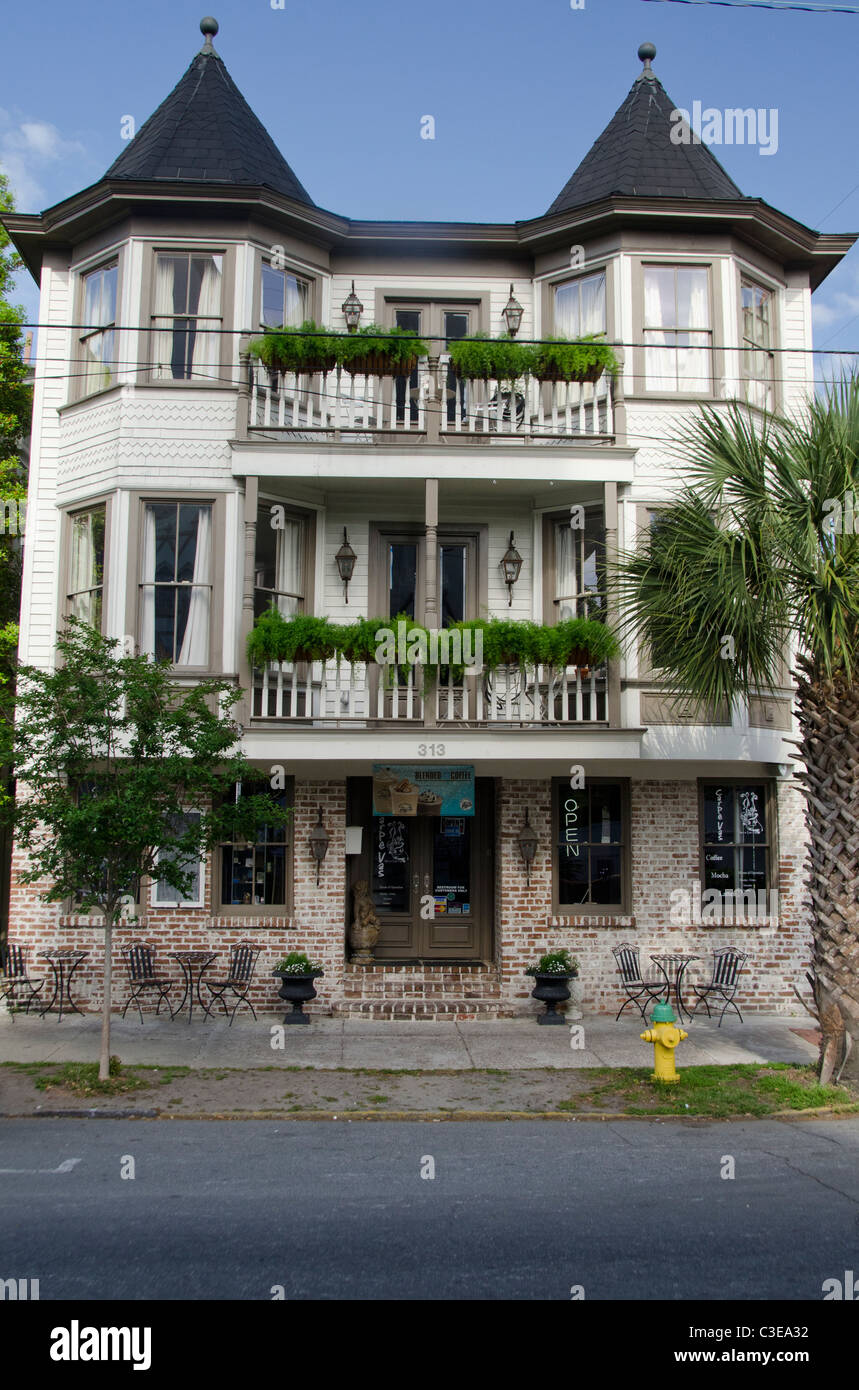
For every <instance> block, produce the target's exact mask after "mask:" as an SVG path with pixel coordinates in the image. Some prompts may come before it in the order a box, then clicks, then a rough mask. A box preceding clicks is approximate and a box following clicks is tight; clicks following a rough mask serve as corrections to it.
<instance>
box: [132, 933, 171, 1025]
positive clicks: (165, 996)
mask: <svg viewBox="0 0 859 1390" xmlns="http://www.w3.org/2000/svg"><path fill="white" fill-rule="evenodd" d="M122 954H123V956H124V957H125V966H126V969H127V971H128V983H129V985H130V988H131V993H130V994H129V996H128V999H127V1000H126V1003H125V1008H124V1009H123V1011H122V1017H123V1018H125V1015H126V1014H127V1013H128V1006H129V1004H134V1005H135V1006H136V1008H137V1012H138V1013H139V1014H140V1022H141V1023H142V1022H143V1010H142V1009H141V1007H140V999H141V996H142V995H144V994H146V993H151V992H152V991H154V992H155V993H156V994H157V995H158V1004H157V1007H156V1009H155V1014H156V1017H157V1015H158V1014H159V1013H160V1012H161V1005H162V1004H166V1005H167V1008H168V1010H169V1012H170V1018H171V1019H172V1018H173V1009H172V1008H171V1005H170V998H169V995H170V991H171V989H172V988H173V985H174V984H175V983H176V982H175V980H171V979H168V977H167V976H166V975H159V974H158V971H157V970H156V969H155V952H154V951H153V949H152V947H151V946H150V945H149V944H148V943H147V942H146V941H132V942H130V943H129V945H128V946H124V947H123V948H122Z"/></svg>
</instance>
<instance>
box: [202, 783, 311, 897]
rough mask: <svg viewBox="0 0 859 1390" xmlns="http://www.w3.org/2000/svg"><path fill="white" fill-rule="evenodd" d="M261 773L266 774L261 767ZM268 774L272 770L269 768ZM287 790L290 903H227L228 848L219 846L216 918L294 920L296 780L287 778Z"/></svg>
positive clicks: (286, 858) (286, 860)
mask: <svg viewBox="0 0 859 1390" xmlns="http://www.w3.org/2000/svg"><path fill="white" fill-rule="evenodd" d="M260 771H263V769H262V768H260ZM265 771H266V772H268V771H269V768H268V765H266V768H265ZM283 790H284V791H285V793H286V804H287V806H288V807H289V810H290V812H291V815H290V817H289V820H288V821H287V822H286V825H285V827H284V829H285V832H286V853H285V855H284V865H285V869H286V885H285V886H286V893H285V898H286V901H285V902H284V903H225V902H224V901H223V900H222V897H221V884H222V882H223V872H224V845H223V844H220V845H217V846H216V847H215V849H214V850H213V851H212V854H211V860H212V903H211V911H212V916H213V917H238V918H248V917H272V918H276V917H291V916H292V913H293V910H294V903H295V809H296V808H295V778H294V777H290V776H286V777H285V778H284V787H283Z"/></svg>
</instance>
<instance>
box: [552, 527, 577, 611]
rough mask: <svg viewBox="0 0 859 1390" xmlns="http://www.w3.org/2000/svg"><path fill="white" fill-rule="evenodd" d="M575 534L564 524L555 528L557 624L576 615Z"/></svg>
mask: <svg viewBox="0 0 859 1390" xmlns="http://www.w3.org/2000/svg"><path fill="white" fill-rule="evenodd" d="M576 534H577V533H576V532H575V531H573V529H572V528H571V527H570V526H569V524H568V523H566V522H564V524H563V525H561V526H557V527H556V528H555V597H556V598H557V599H558V622H563V621H564V620H565V619H567V618H575V617H576V616H577V614H576V596H577V592H578V589H577V585H576Z"/></svg>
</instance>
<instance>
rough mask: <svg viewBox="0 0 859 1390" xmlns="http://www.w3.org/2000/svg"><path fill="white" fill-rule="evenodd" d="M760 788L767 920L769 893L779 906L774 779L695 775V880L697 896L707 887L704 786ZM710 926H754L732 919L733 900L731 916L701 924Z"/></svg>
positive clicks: (777, 839)
mask: <svg viewBox="0 0 859 1390" xmlns="http://www.w3.org/2000/svg"><path fill="white" fill-rule="evenodd" d="M760 786H763V788H764V796H765V798H766V801H765V809H766V816H767V822H768V825H769V833H768V835H767V859H766V871H767V886H766V889H765V892H766V894H767V914H766V919H767V920H769V895H770V893H771V892H773V891H775V892H776V893H777V894H778V898H779V908H780V907H781V884H780V881H779V833H778V829H779V826H778V785H777V783H776V781H775V779H774V778H772V777H767V776H766V775H765V774H763V773H762V774H761V775H760V776H758V777H754V776H749V777H699V778H698V880H699V883H700V885H701V895H702V897H703V895H704V893H705V892H707V891H708V890H707V889H706V888H705V887H704V883H705V878H704V851H705V845H704V793H705V790H706V789H707V787H760ZM733 891H734V892H735V893H736V892H738V891H739V892H740V893H742V891H743V890H742V889H734V890H733ZM760 920H762V919H760V918H759V919H758V921H760ZM705 925H708V926H712V927H719V926H727V927H742V926H752V927H754V926H755V925H756V923H755V921H754V920H753V921H751V922H748V921H745V922H737V920H736V900H735V902H734V917H733V918H731V919H728V920H726V921H720V920H719V919H718V918H714V919H713V920H712V921H710V922H707V923H705Z"/></svg>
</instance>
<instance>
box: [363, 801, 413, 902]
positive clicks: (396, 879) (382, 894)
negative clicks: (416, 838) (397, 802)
mask: <svg viewBox="0 0 859 1390" xmlns="http://www.w3.org/2000/svg"><path fill="white" fill-rule="evenodd" d="M373 830H374V834H373V850H372V854H373V865H372V879H373V881H372V893H373V901H374V902H375V904H376V907H378V908H380V909H381V910H382V911H383V912H408V911H409V825H408V822H407V821H403V820H387V819H381V818H380V819H377V820H374V822H373Z"/></svg>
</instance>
